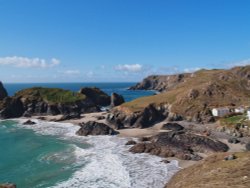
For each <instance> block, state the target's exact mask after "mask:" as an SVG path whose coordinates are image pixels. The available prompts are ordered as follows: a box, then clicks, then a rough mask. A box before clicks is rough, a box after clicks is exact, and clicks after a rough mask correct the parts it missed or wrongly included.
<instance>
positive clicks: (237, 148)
mask: <svg viewBox="0 0 250 188" xmlns="http://www.w3.org/2000/svg"><path fill="white" fill-rule="evenodd" d="M107 114H108V113H107V112H96V113H89V114H82V115H81V118H79V119H70V120H64V121H60V122H61V123H72V124H74V125H76V126H78V125H79V124H80V123H83V122H88V121H96V122H101V123H105V124H108V122H107V121H106V120H105V119H102V118H101V119H99V117H106V116H107ZM33 118H34V119H43V120H44V121H58V120H60V118H62V115H57V116H32V117H31V119H33ZM165 123H167V121H162V122H160V123H157V124H155V125H154V126H152V127H149V128H144V129H139V128H127V129H121V130H117V131H118V132H119V133H120V134H119V135H118V136H119V137H126V138H130V139H138V138H141V137H149V136H154V135H157V134H158V133H159V132H164V131H165V130H161V127H162V126H163V124H165ZM190 124H192V130H194V131H197V132H202V131H204V130H207V129H208V128H209V127H210V126H211V127H212V128H214V127H216V126H218V125H217V124H211V125H210V124H209V125H204V124H202V125H200V124H195V123H190V122H181V125H183V126H184V127H185V128H187V129H190V127H189V126H190ZM216 133H217V132H216ZM216 137H218V135H216ZM219 137H221V138H217V139H218V140H220V141H221V142H223V143H225V144H227V145H228V146H229V148H230V149H229V151H228V152H241V151H243V150H244V145H243V144H231V143H228V141H227V139H226V137H227V136H226V135H224V134H223V135H219ZM200 155H201V156H202V157H203V158H206V157H208V156H209V155H211V154H207V153H206V154H205V153H201V154H200ZM166 159H167V160H177V161H178V162H179V166H180V168H187V167H189V166H191V165H193V164H196V163H197V161H191V160H189V161H188V160H180V159H178V158H175V157H170V158H166Z"/></svg>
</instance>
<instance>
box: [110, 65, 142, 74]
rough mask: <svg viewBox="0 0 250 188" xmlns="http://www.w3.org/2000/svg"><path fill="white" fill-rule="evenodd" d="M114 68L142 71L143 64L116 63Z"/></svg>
mask: <svg viewBox="0 0 250 188" xmlns="http://www.w3.org/2000/svg"><path fill="white" fill-rule="evenodd" d="M114 69H115V70H119V71H126V72H140V71H142V69H143V66H142V65H140V64H124V65H117V66H115V67H114Z"/></svg>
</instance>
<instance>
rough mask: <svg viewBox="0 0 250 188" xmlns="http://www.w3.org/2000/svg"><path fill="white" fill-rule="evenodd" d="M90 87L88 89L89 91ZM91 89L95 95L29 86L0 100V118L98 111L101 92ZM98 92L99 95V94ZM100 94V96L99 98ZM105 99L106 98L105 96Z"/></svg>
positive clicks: (101, 96) (74, 114) (101, 102)
mask: <svg viewBox="0 0 250 188" xmlns="http://www.w3.org/2000/svg"><path fill="white" fill-rule="evenodd" d="M90 90H91V89H88V91H90ZM99 91H100V90H98V91H97V90H96V89H93V90H92V91H91V92H92V94H93V96H95V98H94V99H95V100H93V96H92V97H88V96H86V95H84V94H81V93H74V92H71V91H68V90H62V89H55V88H29V89H25V90H22V91H19V92H17V93H16V94H15V95H14V96H13V97H7V98H5V99H4V100H2V101H1V102H0V117H1V118H16V117H20V116H26V117H28V116H31V115H58V114H63V115H70V117H76V116H78V115H79V114H81V113H90V112H98V111H100V108H99V105H100V104H103V103H105V100H104V102H103V100H102V99H103V93H101V94H100V92H99ZM99 94H100V95H99ZM99 96H100V98H99ZM105 99H106V98H105Z"/></svg>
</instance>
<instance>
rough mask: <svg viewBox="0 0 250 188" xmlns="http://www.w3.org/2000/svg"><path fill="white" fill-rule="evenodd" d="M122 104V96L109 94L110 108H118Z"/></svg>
mask: <svg viewBox="0 0 250 188" xmlns="http://www.w3.org/2000/svg"><path fill="white" fill-rule="evenodd" d="M124 102H125V100H124V98H123V96H122V95H119V94H117V93H112V94H111V104H110V106H111V107H115V106H119V105H121V104H122V103H124Z"/></svg>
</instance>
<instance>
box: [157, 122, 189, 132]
mask: <svg viewBox="0 0 250 188" xmlns="http://www.w3.org/2000/svg"><path fill="white" fill-rule="evenodd" d="M161 129H162V130H171V131H181V130H183V129H184V127H183V126H181V125H180V124H178V123H166V124H164V125H163V126H162V128H161Z"/></svg>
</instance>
